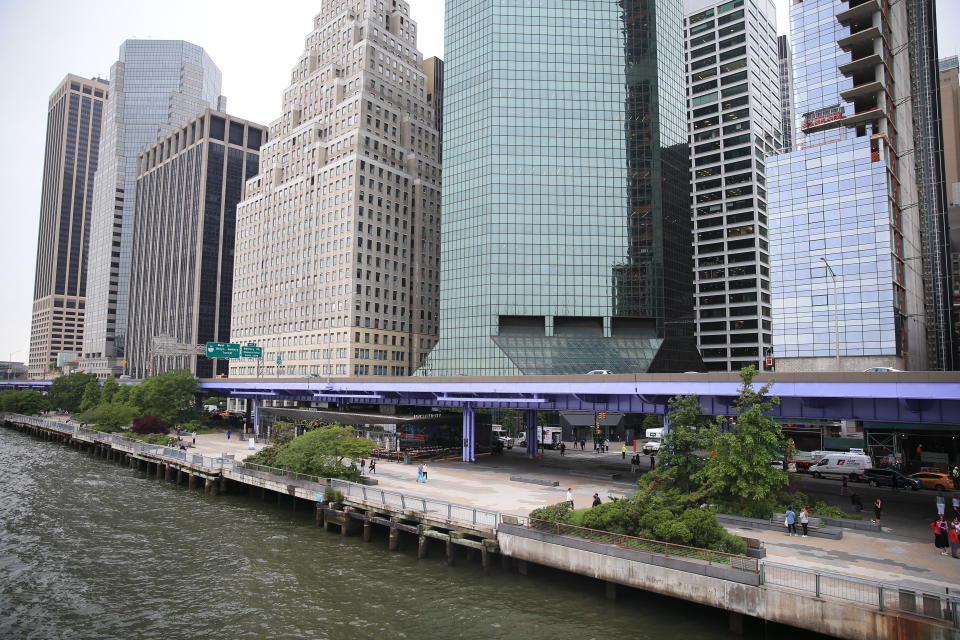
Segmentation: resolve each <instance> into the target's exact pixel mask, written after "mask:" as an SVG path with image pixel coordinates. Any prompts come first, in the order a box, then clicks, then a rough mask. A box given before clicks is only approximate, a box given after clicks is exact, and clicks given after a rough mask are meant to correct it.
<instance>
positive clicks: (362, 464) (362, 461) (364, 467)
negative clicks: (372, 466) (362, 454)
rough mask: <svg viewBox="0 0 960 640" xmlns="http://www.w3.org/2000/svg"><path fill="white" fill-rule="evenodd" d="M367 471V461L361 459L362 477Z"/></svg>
mask: <svg viewBox="0 0 960 640" xmlns="http://www.w3.org/2000/svg"><path fill="white" fill-rule="evenodd" d="M366 470H367V461H366V460H364V459H363V458H360V475H363V472H364V471H366Z"/></svg>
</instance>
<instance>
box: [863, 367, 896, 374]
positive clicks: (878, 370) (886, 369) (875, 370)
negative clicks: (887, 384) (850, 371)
mask: <svg viewBox="0 0 960 640" xmlns="http://www.w3.org/2000/svg"><path fill="white" fill-rule="evenodd" d="M863 372H864V373H894V372H897V373H899V372H900V369H894V368H893V367H870V368H869V369H864V370H863Z"/></svg>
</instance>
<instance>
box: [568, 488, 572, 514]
mask: <svg viewBox="0 0 960 640" xmlns="http://www.w3.org/2000/svg"><path fill="white" fill-rule="evenodd" d="M567 503H568V504H569V505H570V508H571V509H573V491H571V490H570V487H567Z"/></svg>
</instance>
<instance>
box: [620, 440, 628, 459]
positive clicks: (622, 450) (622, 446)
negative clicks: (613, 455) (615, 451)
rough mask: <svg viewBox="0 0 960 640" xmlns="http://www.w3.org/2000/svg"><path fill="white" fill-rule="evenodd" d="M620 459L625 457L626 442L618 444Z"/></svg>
mask: <svg viewBox="0 0 960 640" xmlns="http://www.w3.org/2000/svg"><path fill="white" fill-rule="evenodd" d="M620 459H621V460H626V459H627V443H626V442H624V443H623V444H622V445H620Z"/></svg>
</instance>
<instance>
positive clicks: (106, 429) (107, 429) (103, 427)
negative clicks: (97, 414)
mask: <svg viewBox="0 0 960 640" xmlns="http://www.w3.org/2000/svg"><path fill="white" fill-rule="evenodd" d="M87 429H90V430H91V431H100V432H102V433H123V427H116V426H113V425H108V424H95V425H92V426H89V427H87Z"/></svg>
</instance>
